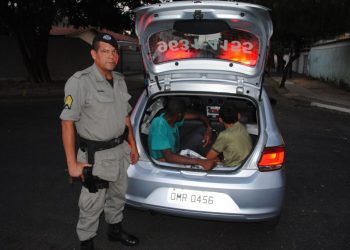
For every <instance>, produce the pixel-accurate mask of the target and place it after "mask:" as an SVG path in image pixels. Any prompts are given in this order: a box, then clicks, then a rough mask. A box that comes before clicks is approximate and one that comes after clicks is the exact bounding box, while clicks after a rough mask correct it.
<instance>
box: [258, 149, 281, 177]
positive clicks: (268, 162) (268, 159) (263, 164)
mask: <svg viewBox="0 0 350 250" xmlns="http://www.w3.org/2000/svg"><path fill="white" fill-rule="evenodd" d="M283 163H284V146H278V147H267V148H265V149H264V152H263V153H262V155H261V158H260V160H259V163H258V167H259V170H260V171H261V172H264V171H273V170H277V169H280V168H281V167H282V165H283Z"/></svg>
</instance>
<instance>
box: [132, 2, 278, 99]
mask: <svg viewBox="0 0 350 250" xmlns="http://www.w3.org/2000/svg"><path fill="white" fill-rule="evenodd" d="M135 12H136V34H137V36H138V38H139V43H140V45H141V51H142V57H143V62H144V66H145V69H146V73H147V84H148V90H149V92H150V93H151V94H154V93H156V92H159V91H169V90H180V88H185V89H191V87H189V86H185V85H186V84H184V82H186V83H187V84H191V83H193V84H192V90H197V91H198V90H203V91H207V90H208V89H207V88H209V89H211V88H213V90H214V91H215V90H218V89H219V88H218V87H219V86H215V85H221V86H220V87H223V88H224V89H228V92H230V93H237V94H246V95H249V96H253V97H255V98H257V96H258V93H259V92H260V91H259V90H260V89H261V87H262V75H263V72H264V67H265V62H266V56H267V54H268V46H269V40H270V37H271V35H272V22H271V19H270V15H269V10H268V9H267V8H265V7H262V6H258V5H253V4H247V3H238V2H226V1H225V2H224V1H194V2H192V1H181V2H173V3H163V4H156V5H150V6H145V7H141V8H138V9H136V10H135ZM203 82H205V88H204V89H203V88H202V87H201V86H200V84H201V83H203ZM177 84H178V86H175V85H177ZM213 85H214V86H213ZM228 85H230V87H227V86H228ZM180 86H181V87H180ZM232 86H234V87H233V88H232ZM182 90H184V89H182Z"/></svg>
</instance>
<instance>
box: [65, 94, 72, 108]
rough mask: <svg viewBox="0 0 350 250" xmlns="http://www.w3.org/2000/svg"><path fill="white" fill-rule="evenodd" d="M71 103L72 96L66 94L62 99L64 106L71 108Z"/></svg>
mask: <svg viewBox="0 0 350 250" xmlns="http://www.w3.org/2000/svg"><path fill="white" fill-rule="evenodd" d="M72 104H73V97H72V96H71V95H68V96H67V97H66V99H65V100H64V108H65V109H71V108H72Z"/></svg>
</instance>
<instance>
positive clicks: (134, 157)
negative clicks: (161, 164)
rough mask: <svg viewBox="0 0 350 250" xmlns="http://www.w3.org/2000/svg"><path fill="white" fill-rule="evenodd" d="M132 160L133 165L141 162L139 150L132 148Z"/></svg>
mask: <svg viewBox="0 0 350 250" xmlns="http://www.w3.org/2000/svg"><path fill="white" fill-rule="evenodd" d="M130 159H131V164H136V163H137V162H138V160H139V152H138V151H137V148H136V147H135V148H131V152H130Z"/></svg>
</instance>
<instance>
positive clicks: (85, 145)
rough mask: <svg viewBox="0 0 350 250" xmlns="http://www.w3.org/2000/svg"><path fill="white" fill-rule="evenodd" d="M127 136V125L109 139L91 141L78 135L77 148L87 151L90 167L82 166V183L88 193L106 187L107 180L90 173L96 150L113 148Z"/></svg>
mask: <svg viewBox="0 0 350 250" xmlns="http://www.w3.org/2000/svg"><path fill="white" fill-rule="evenodd" d="M127 136H128V129H127V127H126V128H125V130H124V133H123V134H122V135H121V136H119V137H118V138H114V139H112V140H109V141H93V140H88V139H85V138H83V137H79V148H80V149H81V150H82V151H83V152H87V157H88V163H89V164H91V165H92V167H84V169H83V176H84V183H83V185H84V186H85V187H86V188H88V189H89V192H90V193H96V192H97V190H98V189H103V188H108V182H107V181H105V180H102V179H100V178H98V177H97V176H93V175H92V168H93V165H94V164H95V153H96V152H97V151H102V150H106V149H110V148H114V147H116V146H118V145H120V144H122V143H123V142H124V140H125V139H126V138H127Z"/></svg>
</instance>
